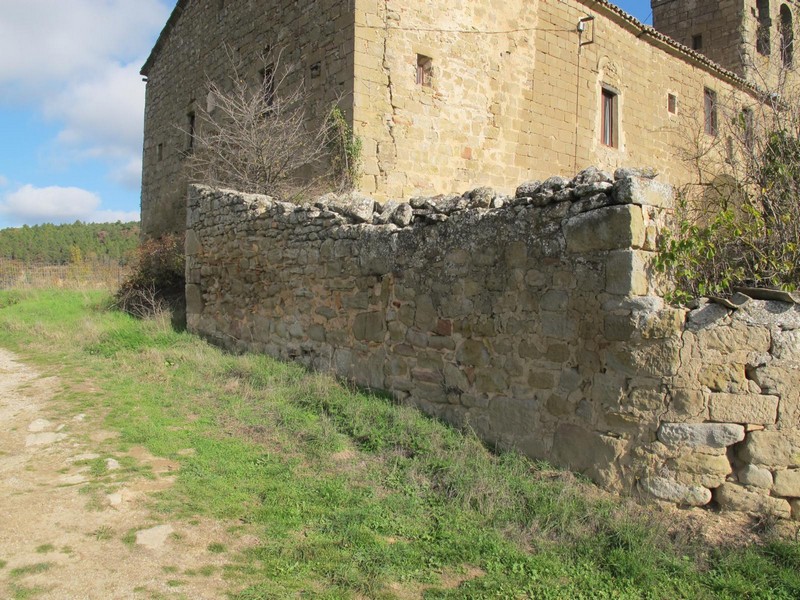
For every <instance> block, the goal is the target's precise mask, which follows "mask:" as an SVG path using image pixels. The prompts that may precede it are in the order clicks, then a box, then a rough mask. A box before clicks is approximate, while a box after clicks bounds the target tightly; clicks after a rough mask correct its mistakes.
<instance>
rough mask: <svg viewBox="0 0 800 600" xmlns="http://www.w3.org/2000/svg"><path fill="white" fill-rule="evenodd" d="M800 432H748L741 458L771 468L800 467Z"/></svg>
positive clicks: (740, 452)
mask: <svg viewBox="0 0 800 600" xmlns="http://www.w3.org/2000/svg"><path fill="white" fill-rule="evenodd" d="M797 438H798V434H797V433H796V432H795V433H794V434H793V435H792V434H790V433H789V432H785V431H753V432H751V433H749V434H747V439H746V440H745V442H744V444H742V447H741V448H740V449H739V458H741V459H742V460H743V461H744V462H746V463H752V464H756V465H762V466H764V467H768V468H770V469H775V468H777V469H784V468H787V467H800V444H798V439H797Z"/></svg>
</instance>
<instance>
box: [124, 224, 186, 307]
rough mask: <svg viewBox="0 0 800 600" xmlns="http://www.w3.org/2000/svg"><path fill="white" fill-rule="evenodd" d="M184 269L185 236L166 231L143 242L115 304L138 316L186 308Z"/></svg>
mask: <svg viewBox="0 0 800 600" xmlns="http://www.w3.org/2000/svg"><path fill="white" fill-rule="evenodd" d="M184 268H185V260H184V252H183V236H178V235H175V234H167V235H164V236H162V237H159V238H154V239H149V240H146V241H144V242H142V244H141V245H140V246H139V248H138V250H137V253H136V260H135V264H134V269H133V271H132V273H131V275H130V276H129V277H128V278H127V279H126V280H125V281H124V282H123V283H122V285H120V288H119V290H118V291H117V293H116V295H115V305H116V307H117V308H119V309H120V310H123V311H125V312H127V313H129V314H131V315H133V316H135V317H139V318H146V317H151V316H154V315H156V314H159V313H163V312H166V311H172V312H173V313H176V314H179V313H180V312H181V311H182V310H184V311H185V307H184V285H185V276H184ZM180 318H181V317H179V319H180Z"/></svg>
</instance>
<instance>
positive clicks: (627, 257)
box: [606, 250, 648, 296]
mask: <svg viewBox="0 0 800 600" xmlns="http://www.w3.org/2000/svg"><path fill="white" fill-rule="evenodd" d="M646 255H647V253H645V252H642V251H639V250H615V251H613V252H609V253H608V259H607V260H606V291H607V292H608V293H609V294H619V295H620V296H646V295H647V290H648V279H647V257H646Z"/></svg>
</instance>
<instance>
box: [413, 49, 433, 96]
mask: <svg viewBox="0 0 800 600" xmlns="http://www.w3.org/2000/svg"><path fill="white" fill-rule="evenodd" d="M416 69H417V73H416V83H417V85H419V86H422V87H427V88H432V87H433V58H432V57H430V56H426V55H425V54H417V65H416Z"/></svg>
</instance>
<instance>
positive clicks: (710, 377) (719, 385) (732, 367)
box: [697, 363, 747, 393]
mask: <svg viewBox="0 0 800 600" xmlns="http://www.w3.org/2000/svg"><path fill="white" fill-rule="evenodd" d="M697 381H698V383H699V384H700V385H703V386H705V387H707V388H709V389H710V390H711V391H712V392H734V393H735V392H742V391H747V377H746V376H745V372H744V365H743V364H736V363H733V364H708V365H703V366H702V368H701V369H700V373H699V375H698V378H697Z"/></svg>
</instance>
